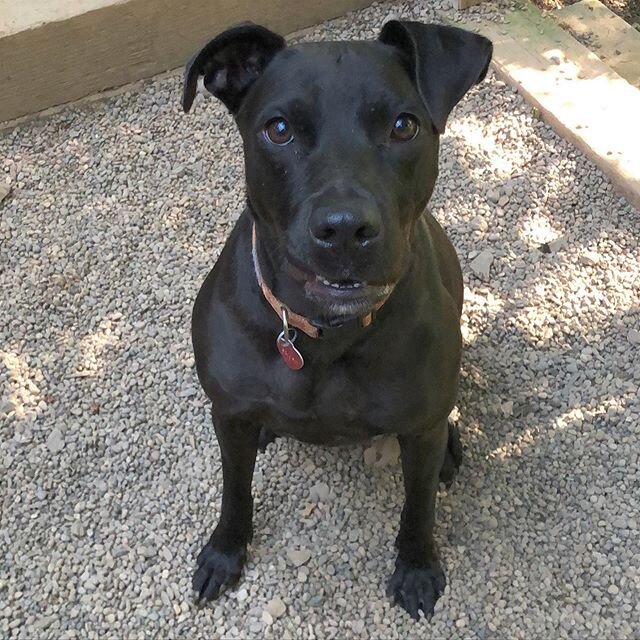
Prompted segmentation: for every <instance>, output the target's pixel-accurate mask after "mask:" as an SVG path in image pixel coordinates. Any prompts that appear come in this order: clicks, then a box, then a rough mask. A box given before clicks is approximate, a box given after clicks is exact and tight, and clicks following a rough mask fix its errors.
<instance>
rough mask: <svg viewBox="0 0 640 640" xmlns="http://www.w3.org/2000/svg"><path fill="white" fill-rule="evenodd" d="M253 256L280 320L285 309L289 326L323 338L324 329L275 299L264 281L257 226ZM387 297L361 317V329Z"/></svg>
mask: <svg viewBox="0 0 640 640" xmlns="http://www.w3.org/2000/svg"><path fill="white" fill-rule="evenodd" d="M251 254H252V257H253V268H254V270H255V272H256V278H257V279H258V284H259V285H260V288H261V289H262V294H263V295H264V297H265V299H266V301H267V302H268V303H269V304H270V305H271V308H272V309H273V310H274V311H275V312H276V314H277V316H278V318H280V320H282V319H283V318H282V315H283V309H286V311H287V319H288V322H289V325H290V326H292V327H295V328H296V329H299V330H300V331H302V333H304V334H306V335H308V336H309V337H310V338H320V337H322V332H323V329H322V327H317V326H316V325H314V324H313V323H312V322H311V321H310V320H308V319H307V318H305V317H304V316H301V315H300V314H298V313H296V312H295V311H291V309H289V307H287V305H286V304H284V303H283V302H280V300H278V298H276V297H275V295H274V294H273V291H271V289H269V287H268V286H267V283H266V282H265V281H264V278H263V277H262V270H261V269H260V263H259V262H258V247H257V238H256V225H255V224H253V226H252V230H251ZM387 298H388V296H387V297H385V298H383V299H382V300H380V301H379V302H377V303H376V306H375V310H374V311H370V312H369V313H367V314H365V315H364V316H361V317H360V318H359V319H358V320H359V324H360V326H361V327H368V326H369V325H370V324H371V323H372V322H373V317H374V314H375V312H376V311H378V310H379V309H380V308H381V307H382V305H383V304H384V303H385V302H386V301H387Z"/></svg>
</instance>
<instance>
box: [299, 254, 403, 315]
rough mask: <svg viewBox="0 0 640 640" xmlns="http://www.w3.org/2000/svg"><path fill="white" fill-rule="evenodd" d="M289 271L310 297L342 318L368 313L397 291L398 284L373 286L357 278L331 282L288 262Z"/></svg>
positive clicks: (373, 284) (324, 277)
mask: <svg viewBox="0 0 640 640" xmlns="http://www.w3.org/2000/svg"><path fill="white" fill-rule="evenodd" d="M287 262H288V264H287V271H288V272H289V274H290V275H291V276H292V277H293V278H294V279H295V280H296V281H298V282H300V284H301V285H302V286H303V288H304V292H305V294H306V296H307V297H309V298H312V299H313V300H315V301H316V302H317V303H318V304H320V305H321V306H322V307H323V308H324V309H325V310H326V311H327V312H329V313H330V314H332V315H338V316H355V315H361V314H365V313H368V312H369V311H371V310H372V309H373V308H374V307H375V306H376V304H377V303H379V302H380V301H381V300H384V299H385V298H386V297H388V296H389V294H390V293H391V292H392V291H393V287H394V284H388V283H373V282H368V281H366V280H358V279H355V278H341V279H335V280H334V279H330V278H328V277H326V276H324V275H321V274H319V273H314V272H312V271H309V270H308V269H305V268H301V267H300V266H298V265H296V264H295V263H294V262H293V260H291V259H288V261H287Z"/></svg>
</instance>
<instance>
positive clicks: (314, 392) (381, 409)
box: [263, 361, 427, 444]
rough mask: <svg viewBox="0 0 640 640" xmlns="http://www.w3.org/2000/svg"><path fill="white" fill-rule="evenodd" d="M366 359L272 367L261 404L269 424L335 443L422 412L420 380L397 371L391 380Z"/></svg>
mask: <svg viewBox="0 0 640 640" xmlns="http://www.w3.org/2000/svg"><path fill="white" fill-rule="evenodd" d="M367 364H368V363H367V362H366V361H365V362H360V363H357V364H354V363H344V362H336V363H333V364H332V365H330V366H328V367H327V368H326V369H321V368H319V367H318V368H311V367H309V368H308V369H307V370H306V371H305V369H304V368H303V369H302V370H300V371H290V370H288V369H286V367H275V368H274V370H273V376H272V377H271V381H270V383H269V394H268V398H267V399H266V402H265V406H264V407H263V409H265V411H266V413H267V414H268V416H269V422H270V425H271V428H272V429H273V430H274V431H275V432H276V433H279V434H280V435H290V436H293V437H295V438H298V439H300V440H305V441H310V442H317V443H327V444H340V443H342V442H350V441H358V440H363V439H366V438H370V437H372V436H375V435H379V434H382V433H387V432H397V430H398V427H399V426H401V425H402V426H405V425H406V426H410V425H412V424H413V423H414V422H415V420H416V419H417V417H418V416H425V415H426V414H427V394H426V393H424V392H423V391H421V389H420V385H419V384H414V385H413V386H411V385H409V384H408V381H406V380H403V379H399V378H398V375H397V372H396V374H395V375H394V376H393V378H392V379H390V377H389V375H387V372H386V371H385V369H384V368H382V369H378V370H376V371H374V370H373V368H372V367H370V366H367ZM400 378H402V376H400Z"/></svg>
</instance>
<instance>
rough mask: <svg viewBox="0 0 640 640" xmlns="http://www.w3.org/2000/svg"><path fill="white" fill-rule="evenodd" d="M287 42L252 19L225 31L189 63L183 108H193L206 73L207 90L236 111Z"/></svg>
mask: <svg viewBox="0 0 640 640" xmlns="http://www.w3.org/2000/svg"><path fill="white" fill-rule="evenodd" d="M285 46H286V43H285V40H284V38H283V37H282V36H280V35H278V34H277V33H273V31H269V29H266V28H265V27H261V26H260V25H257V24H253V23H251V22H244V23H242V24H240V25H237V26H235V27H232V28H231V29H227V31H223V32H222V33H221V34H220V35H218V36H217V37H215V38H214V39H213V40H211V41H210V42H209V43H208V44H206V45H205V46H204V47H203V48H202V49H201V50H200V51H198V53H196V54H195V55H194V56H193V57H192V58H191V60H189V62H188V63H187V66H186V68H185V71H184V85H183V87H182V108H183V109H184V112H185V113H187V112H188V111H189V109H191V105H192V104H193V101H194V99H195V97H196V90H197V88H198V79H199V78H200V76H204V86H205V87H206V88H207V90H208V91H209V92H210V93H212V94H213V95H214V96H216V98H219V99H220V100H221V101H222V102H223V103H224V104H225V105H226V106H227V108H228V109H229V111H231V113H233V114H235V113H236V112H237V111H238V109H239V107H240V104H241V102H242V99H243V98H244V96H245V94H246V92H247V90H248V89H249V87H250V86H251V85H252V84H253V82H254V81H255V80H256V79H257V78H258V76H259V75H260V74H261V73H262V72H263V71H264V69H265V67H266V66H267V65H268V64H269V62H270V61H271V59H272V58H273V56H274V55H275V54H276V53H278V51H280V50H281V49H284V47H285Z"/></svg>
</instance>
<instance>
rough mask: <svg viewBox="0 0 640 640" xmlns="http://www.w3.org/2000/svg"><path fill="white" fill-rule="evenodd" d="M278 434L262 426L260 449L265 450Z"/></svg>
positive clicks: (259, 437)
mask: <svg viewBox="0 0 640 640" xmlns="http://www.w3.org/2000/svg"><path fill="white" fill-rule="evenodd" d="M277 437H278V436H276V434H275V433H273V431H269V429H267V428H266V427H261V428H260V435H259V436H258V449H259V450H260V451H265V449H266V448H267V447H268V446H269V445H270V444H271V443H272V442H274V441H275V439H276V438H277Z"/></svg>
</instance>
